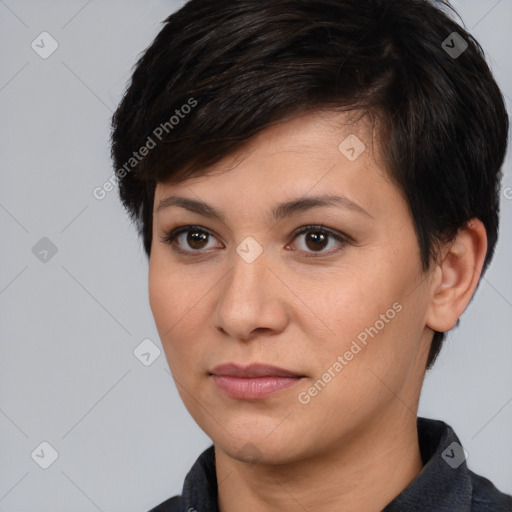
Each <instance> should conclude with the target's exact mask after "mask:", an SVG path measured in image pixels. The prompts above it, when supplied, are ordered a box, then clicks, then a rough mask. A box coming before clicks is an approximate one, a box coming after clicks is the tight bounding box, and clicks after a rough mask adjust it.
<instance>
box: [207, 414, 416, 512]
mask: <svg viewBox="0 0 512 512" xmlns="http://www.w3.org/2000/svg"><path fill="white" fill-rule="evenodd" d="M215 457H216V471H217V481H218V485H219V509H220V511H221V512H238V511H240V510H251V512H270V511H274V510H280V511H282V512H292V511H293V512H296V511H297V510H301V509H302V510H315V512H324V511H329V512H331V511H332V510H343V511H344V512H360V511H361V510H365V511H367V512H380V511H381V510H382V509H383V508H384V507H385V506H386V505H387V504H388V503H389V502H391V501H392V500H393V499H394V498H395V497H396V496H397V495H398V494H400V493H401V492H402V491H403V490H404V489H405V488H406V487H407V486H408V485H409V483H410V482H411V481H412V480H414V478H415V477H416V476H417V475H418V474H419V473H420V471H421V470H422V468H423V463H422V460H421V453H420V448H419V443H418V434H417V428H416V416H415V415H413V414H412V413H411V411H410V410H408V409H406V410H405V411H404V412H403V413H402V414H401V415H399V416H398V417H395V421H390V420H389V419H387V420H386V421H383V420H382V418H381V419H380V420H379V422H378V424H375V425H370V426H368V427H367V428H365V429H364V431H358V432H357V433H355V434H354V435H353V436H352V438H351V439H350V440H349V441H348V440H343V441H340V443H339V446H336V447H333V448H332V449H329V450H328V451H327V452H326V453H322V454H321V455H318V456H316V457H315V458H313V459H312V458H308V459H306V460H296V461H294V462H293V463H290V464H285V465H283V464H279V465H272V464H266V465H261V464H248V463H245V462H240V461H238V460H236V459H233V458H232V457H230V456H229V455H227V454H226V453H225V452H223V451H222V450H220V449H218V448H216V449H215Z"/></svg>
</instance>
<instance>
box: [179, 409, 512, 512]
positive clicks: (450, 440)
mask: <svg viewBox="0 0 512 512" xmlns="http://www.w3.org/2000/svg"><path fill="white" fill-rule="evenodd" d="M417 428H418V439H419V444H420V451H421V457H422V459H423V464H424V466H423V469H422V471H421V472H420V473H419V475H417V477H416V478H415V479H414V480H413V481H412V482H411V483H410V484H409V485H408V486H407V487H406V489H404V490H403V491H402V492H401V493H400V494H399V495H398V496H397V497H396V498H395V499H394V500H393V501H392V502H391V503H389V504H388V505H387V506H386V507H385V508H384V509H383V511H382V512H404V511H412V510H414V511H417V512H454V511H457V512H473V511H477V510H478V511H480V510H482V511H483V512H486V511H493V512H501V511H502V510H503V511H508V510H512V508H508V507H511V505H510V504H511V503H512V499H511V501H508V499H509V498H510V497H507V496H506V495H504V494H502V493H500V492H499V491H498V490H497V489H496V488H495V487H494V486H493V485H492V484H491V482H489V481H488V480H486V479H484V478H482V477H479V476H478V475H475V474H474V473H472V472H471V471H469V469H468V467H467V464H466V461H465V458H466V457H465V455H464V451H463V448H462V446H461V443H460V441H459V438H458V437H457V436H456V434H455V432H454V431H453V429H452V428H451V427H450V426H449V425H447V424H446V423H444V422H443V421H438V420H432V419H426V418H421V417H419V418H417ZM475 483H476V484H478V490H477V492H474V491H475V489H474V485H475ZM475 494H476V497H475ZM217 498H218V490H217V475H216V471H215V451H214V447H213V445H212V446H210V447H209V448H207V449H206V450H205V451H204V452H203V453H202V454H201V455H200V457H199V458H198V459H197V461H196V463H195V464H194V466H193V467H192V469H191V470H190V472H189V473H188V475H187V477H186V479H185V482H184V485H183V491H182V496H181V500H180V509H181V510H182V511H189V510H190V511H194V510H200V511H201V512H219V509H218V505H217V503H218V502H217ZM491 498H492V499H494V498H496V499H499V503H503V504H504V505H506V506H507V508H501V506H500V507H499V509H500V510H497V509H496V508H495V507H493V503H494V504H496V503H497V502H494V501H492V502H491ZM474 500H477V501H478V503H479V505H478V507H476V508H472V503H473V502H474ZM501 500H503V501H501ZM486 504H487V505H486ZM487 506H488V507H489V508H487Z"/></svg>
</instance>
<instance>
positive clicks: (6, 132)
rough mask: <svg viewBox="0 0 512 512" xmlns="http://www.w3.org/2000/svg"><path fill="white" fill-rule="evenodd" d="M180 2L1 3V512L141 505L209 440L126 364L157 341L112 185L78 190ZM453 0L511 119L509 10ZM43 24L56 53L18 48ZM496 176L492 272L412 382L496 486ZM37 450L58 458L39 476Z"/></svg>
mask: <svg viewBox="0 0 512 512" xmlns="http://www.w3.org/2000/svg"><path fill="white" fill-rule="evenodd" d="M181 5H182V2H173V1H162V0H150V1H148V0H146V1H144V2H142V1H139V2H135V1H122V2H121V1H112V0H109V1H103V2H100V1H99V0H92V1H88V2H87V1H65V2H64V1H51V2H50V1H49V0H46V1H21V0H6V1H2V0H0V45H1V48H2V54H1V66H0V116H1V123H0V150H1V153H0V155H1V156H0V166H1V173H0V179H1V181H0V226H1V233H2V246H1V247H2V248H1V265H0V311H1V318H0V339H1V340H2V345H1V347H2V351H1V357H0V379H1V381H0V440H1V441H0V449H1V451H0V460H1V464H0V510H1V511H2V512H3V511H5V512H14V511H23V512H29V511H36V510H37V511H52V512H64V511H66V512H69V511H71V512H74V511H83V512H89V511H97V510H100V511H104V512H107V511H123V512H143V511H146V510H148V509H149V508H150V507H152V506H155V505H156V504H158V503H160V502H161V501H163V500H164V499H166V498H167V497H169V496H171V495H174V494H177V493H179V492H180V490H181V486H182V483H183V479H184V477H185V475H186V473H187V471H188V469H189V468H190V466H191V465H192V464H193V462H194V461H195V459H196V458H197V456H198V455H199V454H200V452H201V451H202V450H203V449H204V448H206V447H207V446H208V445H209V444H210V441H209V439H208V438H207V437H206V435H205V434H204V433H203V432H202V431H200V430H199V428H198V427H197V426H196V425H195V423H194V422H193V420H192V419H191V418H190V417H189V415H188V413H187V411H186V410H185V408H184V406H183V405H182V404H181V401H180V399H179V396H178V394H177V391H176V389H175V386H174V383H173V381H172V378H171V376H170V374H169V371H168V367H167V363H166V360H165V357H164V354H163V352H162V353H161V354H160V356H159V357H157V358H156V359H155V360H154V361H153V362H152V364H151V365H149V366H145V365H144V364H142V362H141V361H140V360H139V359H137V358H136V357H135V355H134V353H133V351H134V349H135V348H136V347H137V346H138V345H139V344H140V343H141V342H142V340H144V339H147V338H149V339H151V340H152V341H153V343H154V344H155V346H157V347H159V348H161V345H160V341H159V339H158V335H157V331H156V328H155V326H154V322H153V318H152V315H151V311H150V309H149V305H148V297H147V261H146V258H145V256H144V253H143V250H142V246H141V243H140V242H139V240H138V239H137V236H136V233H135V229H134V227H133V226H132V225H131V224H130V223H129V221H128V219H127V217H126V215H125V213H124V211H123V210H122V208H121V206H120V204H119V201H118V199H117V191H116V190H114V191H112V192H110V193H109V194H108V195H107V197H106V198H105V199H103V200H101V201H99V200H97V199H95V198H94V197H93V194H92V191H93V189H94V188H95V187H97V186H101V185H102V184H103V183H104V182H105V181H106V180H107V179H108V178H109V177H110V175H111V172H112V169H111V163H110V160H109V146H108V139H109V134H110V127H109V123H110V117H111V115H112V112H113V110H114V109H115V107H116V105H117V103H118V102H119V100H120V98H121V94H122V92H123V91H124V88H125V84H126V81H127V80H128V78H129V76H130V69H131V66H132V65H133V64H134V63H135V60H136V57H137V55H138V54H139V53H140V52H142V51H143V50H144V49H145V48H146V47H147V45H148V44H149V43H150V42H151V41H152V39H153V38H154V37H155V35H156V34H157V33H158V31H159V27H160V22H161V21H162V20H163V19H164V18H165V17H166V16H168V15H169V14H170V13H171V12H172V11H174V10H176V9H177V8H178V7H180V6H181ZM454 6H455V7H456V8H457V9H458V10H459V12H460V13H461V15H462V17H463V19H464V22H465V24H466V26H467V27H468V28H469V29H470V30H471V31H472V33H473V34H474V35H475V36H476V37H477V39H478V40H479V41H480V42H481V43H482V45H483V47H484V49H485V51H486V53H487V55H488V58H489V60H490V63H491V66H492V69H493V70H494V72H495V76H496V78H497V80H498V82H499V84H500V86H501V88H502V90H503V91H504V93H505V94H506V95H507V104H508V108H509V114H510V106H511V105H512V100H511V98H512V64H511V59H510V48H511V47H512V36H511V32H510V24H511V22H512V0H501V1H496V0H471V1H469V0H464V2H462V1H459V2H454ZM43 31H47V32H49V33H50V34H51V36H52V37H53V38H54V39H55V40H56V41H57V42H58V45H59V46H58V49H57V50H56V51H55V52H54V53H53V54H52V55H51V56H50V57H48V58H46V59H43V58H41V57H40V56H39V54H38V53H36V52H35V51H34V50H33V49H32V47H31V43H32V41H34V40H35V39H36V38H37V36H39V34H40V33H41V32H43ZM39 40H40V39H39ZM36 42H37V40H36ZM439 43H440V44H441V41H440V42H439ZM45 48H46V49H48V48H49V42H48V40H46V43H45ZM468 129H471V127H469V126H468ZM505 173H506V175H505V178H504V182H503V187H504V189H503V200H502V219H501V238H500V242H499V244H498V247H497V251H496V255H495V258H494V261H493V264H492V265H491V268H490V269H489V271H488V273H487V274H486V276H485V278H484V280H483V282H482V284H481V286H480V288H479V290H478V292H477V295H476V297H475V299H474V301H473V302H472V303H471V304H470V306H469V308H468V310H467V311H466V313H465V314H464V315H463V319H462V321H461V326H460V328H458V329H457V330H456V331H455V332H454V333H452V334H451V335H450V336H449V338H448V341H447V343H446V345H445V347H444V351H443V353H442V356H441V358H440V360H439V361H438V363H437V365H436V367H435V369H434V370H433V371H432V372H431V373H430V375H429V376H428V377H427V380H426V382H425V386H424V390H423V395H422V399H421V404H420V414H421V415H423V416H428V417H433V418H438V419H443V420H445V421H447V422H448V423H450V424H451V425H452V426H453V427H454V429H455V431H456V433H457V434H458V435H459V437H460V438H461V440H462V443H463V445H464V446H465V448H466V450H467V451H468V452H469V460H468V464H469V465H470V467H471V468H472V469H473V470H474V471H475V472H477V473H480V474H482V475H484V476H486V477H488V478H489V479H491V480H492V481H493V482H494V483H495V484H496V485H497V486H498V487H499V488H500V489H501V490H503V491H506V492H508V493H512V462H511V460H512V440H511V436H510V432H511V427H512V403H511V402H512V372H511V371H510V368H511V364H510V362H511V360H512V343H510V337H511V336H510V332H511V329H512V314H511V311H512V309H511V308H512V291H511V290H512V272H511V270H510V254H511V249H512V222H510V220H511V216H512V173H511V159H510V158H508V161H507V164H506V167H505ZM507 187H509V188H507ZM43 237H47V238H48V239H50V240H51V242H52V243H53V244H54V245H55V247H56V249H57V252H56V254H54V255H52V252H51V251H50V252H49V253H48V254H46V253H44V250H45V248H48V247H47V246H45V244H47V243H48V242H45V241H43V242H39V241H40V240H41V238H43ZM38 242H39V244H42V245H36V244H37V243H38ZM34 246H36V249H34V252H35V253H36V254H34V252H33V247H34ZM36 256H37V257H36ZM40 258H43V259H44V258H46V261H41V259H40ZM153 350H154V349H153ZM155 356H156V354H153V353H152V356H151V360H153V359H154V357H155ZM145 357H146V359H147V357H148V356H145ZM43 441H46V442H48V443H50V445H51V446H52V447H53V448H54V449H55V450H56V451H57V452H58V458H57V459H56V461H55V462H54V463H53V464H52V465H51V466H50V467H48V468H47V469H42V468H41V467H40V466H39V464H40V463H44V461H45V460H46V461H47V462H48V461H49V460H50V459H49V457H50V455H51V454H50V452H49V451H48V449H45V448H44V447H43V448H41V447H40V446H39V445H40V443H41V442H43ZM41 449H42V450H43V451H41ZM34 450H35V455H34V456H33V457H32V456H31V454H32V453H33V452H34ZM45 450H46V451H45ZM37 454H39V456H38V455H37ZM36 461H37V463H36Z"/></svg>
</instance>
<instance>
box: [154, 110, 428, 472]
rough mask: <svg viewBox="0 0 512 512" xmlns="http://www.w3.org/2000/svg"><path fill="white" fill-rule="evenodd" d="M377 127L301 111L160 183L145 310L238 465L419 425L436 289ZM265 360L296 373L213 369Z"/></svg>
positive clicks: (183, 387) (206, 424)
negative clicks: (186, 175)
mask: <svg viewBox="0 0 512 512" xmlns="http://www.w3.org/2000/svg"><path fill="white" fill-rule="evenodd" d="M372 133H373V131H372V128H371V127H370V126H369V125H368V124H366V123H365V121H364V119H362V120H359V121H358V122H351V120H350V118H349V116H348V115H347V114H343V113H342V114H340V113H325V112H324V113H320V112H316V113H314V114H307V115H302V116H300V117H296V118H294V119H292V120H288V121H286V122H283V123H281V124H279V125H275V126H272V127H271V128H268V129H266V130H265V131H263V132H261V133H260V134H259V135H257V136H256V137H255V138H253V139H251V140H250V141H249V142H248V143H247V144H246V145H245V146H244V147H243V148H242V149H241V150H240V151H238V152H237V153H234V154H231V155H230V156H229V157H227V158H225V159H224V160H223V161H221V162H220V163H219V164H217V165H216V166H214V167H212V168H211V169H208V173H207V174H205V175H202V176H201V177H197V178H192V179H189V180H187V181H184V182H182V183H179V184H165V183H159V184H158V186H157V188H156V192H155V210H154V216H153V217H154V219H153V242H152V248H151V257H150V263H149V298H150V305H151V309H152V312H153V315H154V318H155V323H156V326H157V329H158V332H159V335H160V338H161V341H162V345H163V348H164V350H165V355H166V358H167V361H168V364H169V367H170V369H171V371H172V374H173V376H174V379H175V381H176V385H177V387H178V391H179V393H180V396H181V398H182V400H183V402H184V404H185V406H186V407H187V409H188V411H189V412H190V414H191V415H192V417H193V418H194V420H195V421H196V422H197V424H198V425H199V426H200V427H201V428H202V429H203V430H204V431H205V432H206V434H207V435H208V436H209V437H210V438H211V439H212V441H213V442H214V444H215V446H216V448H217V449H220V450H222V451H223V452H225V453H226V454H228V455H229V456H231V457H234V458H239V459H240V460H242V459H244V457H245V458H247V457H253V458H255V453H254V452H256V453H257V457H258V458H260V459H261V460H262V461H267V462H269V463H283V462H290V461H294V460H298V459H300V458H306V457H312V456H315V455H318V454H321V453H327V452H329V451H330V450H332V449H333V447H334V448H335V447H342V446H346V445H347V441H348V440H351V441H354V440H356V439H357V438H358V436H363V433H364V432H369V431H370V430H371V429H380V428H382V426H383V424H386V425H390V424H392V422H393V421H394V420H397V419H398V418H404V417H405V416H407V415H409V416H412V414H411V411H410V410H406V409H407V408H408V407H406V406H404V404H407V405H409V406H410V407H411V408H414V403H415V401H416V402H417V399H418V395H419V390H420V388H421V382H422V380H423V377H424V367H425V363H426V358H427V354H428V346H429V342H430V339H431V335H432V331H431V330H429V329H428V327H426V321H425V318H426V312H427V308H428V297H429V294H428V286H429V280H428V278H427V277H428V276H426V275H425V274H423V273H422V271H421V265H420V255H419V249H418V243H417V239H416V236H415V233H414V229H413V224H412V219H411V216H410V213H409V210H408V207H407V204H406V202H405V200H404V199H403V197H402V195H401V194H400V191H399V190H398V188H397V187H396V186H395V185H394V184H393V183H392V182H391V181H390V180H389V178H388V176H387V174H386V172H385V170H384V169H383V167H382V166H380V165H379V164H378V163H377V162H378V158H376V155H377V148H378V146H377V141H376V139H372ZM349 136H350V137H349ZM347 137H349V138H348V139H347ZM356 137H357V138H356ZM362 144H364V146H363V145H362ZM361 151H362V152H361ZM327 196H330V197H331V199H332V200H331V202H330V204H327V203H325V204H321V201H320V200H319V198H322V197H323V198H324V199H325V197H327ZM171 197H172V198H177V197H180V198H186V199H188V200H190V201H196V202H202V203H206V204H207V205H208V206H209V208H205V207H204V206H203V208H202V209H201V208H197V203H191V202H189V203H184V202H183V201H181V202H180V201H177V200H176V199H172V200H171V199H170V198H171ZM335 197H337V198H339V199H334V198H335ZM315 201H316V202H315ZM287 203H290V204H289V205H288V206H281V207H279V205H282V204H287ZM194 204H195V207H192V205H194ZM213 210H215V212H216V213H217V214H218V215H219V217H217V216H214V215H212V213H213ZM178 228H179V229H180V230H182V231H179V232H176V230H177V229H178ZM255 363H257V364H262V365H272V366H274V367H278V368H280V369H281V370H286V371H287V372H289V373H290V374H291V375H293V376H288V377H287V378H286V377H283V376H281V377H279V376H278V375H277V376H276V375H275V373H276V372H274V373H273V372H272V371H265V370H264V369H263V371H262V374H263V375H265V374H266V377H262V376H260V377H256V376H255V375H249V377H252V378H248V377H246V378H241V377H240V376H239V377H236V376H233V375H231V376H226V375H224V376H223V375H222V374H223V373H230V372H229V371H228V372H222V371H221V370H218V369H217V367H218V366H219V365H224V364H234V365H238V366H239V367H242V368H244V367H247V366H249V365H252V364H255ZM231 373H232V372H231ZM272 373H273V376H270V374H272ZM281 375H284V374H281ZM397 396H398V397H400V399H397ZM414 421H415V417H414ZM349 444H350V443H349ZM353 444H354V443H352V445H353ZM247 447H251V448H250V450H249V451H251V450H252V452H253V453H252V454H250V455H249V456H248V455H247ZM244 450H245V451H244Z"/></svg>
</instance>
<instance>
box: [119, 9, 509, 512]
mask: <svg viewBox="0 0 512 512" xmlns="http://www.w3.org/2000/svg"><path fill="white" fill-rule="evenodd" d="M445 6H446V7H448V5H447V4H445ZM507 131H508V118H507V114H506V109H505V105H504V102H503V97H502V95H501V93H500V91H499V89H498V86H497V84H496V82H495V81H494V79H493V77H492V74H491V72H490V70H489V68H488V66H487V64H486V62H485V60H484V57H483V53H482V50H481V48H480V46H479V45H478V43H477V42H476V41H475V40H474V39H473V38H472V36H471V35H470V34H469V33H467V32H466V31H465V30H464V29H463V28H461V27H460V26H459V25H458V24H456V23H455V22H454V21H452V20H451V19H450V17H449V16H448V15H447V14H446V13H445V12H444V11H443V10H441V8H440V7H438V6H434V5H433V4H431V3H429V2H427V1H426V0H387V1H385V0H373V1H372V0H364V1H361V0H358V1H356V0H273V1H267V2H262V1H261V0H229V1H220V2H211V1H209V0H191V1H190V2H188V3H187V4H185V5H184V6H183V7H182V8H181V9H180V10H179V11H177V12H176V13H174V14H173V15H172V16H169V18H168V19H167V20H166V21H165V25H164V27H163V29H162V30H161V32H160V33H159V34H158V35H157V37H156V39H155V41H154V42H153V43H152V44H151V46H150V47H149V48H148V49H147V50H146V52H145V53H144V54H143V55H142V57H141V58H140V60H139V62H138V63H137V66H136V68H135V71H134V73H133V77H132V80H131V83H130V85H129V88H128V89H127V91H126V94H125V96H124V98H123V100H122V102H121V104H120V106H119V108H118V110H117V111H116V113H115V115H114V117H113V134H112V155H113V159H114V163H115V167H116V169H117V172H116V174H117V177H118V180H119V187H120V197H121V199H122V201H123V204H124V205H125V207H126V208H127V211H128V212H129V213H130V215H131V217H132V219H133V220H134V221H135V222H136V223H137V225H138V228H139V232H140V234H141V236H142V238H143V241H144V247H145V251H146V254H147V255H148V257H149V297H150V304H151V309H152V312H153V315H154V318H155V322H156V326H157V329H158V332H159V335H160V339H161V341H162V346H163V348H164V350H165V354H166V358H167V361H168V364H169V367H170V369H171V371H172V374H173V377H174V379H175V382H176V385H177V388H178V390H179V393H180V396H181V398H182V400H183V402H184V404H185V406H186V407H187V409H188V411H189V412H190V414H191V415H192V417H193V418H194V419H195V421H196V422H197V424H198V425H199V426H200V427H201V428H202V429H203V430H204V431H205V433H206V434H207V435H208V436H209V437H210V438H211V439H212V441H213V446H211V447H210V448H209V449H208V450H206V451H205V452H204V453H203V454H202V455H201V456H200V457H199V459H198V460H197V462H196V464H195V465H194V467H193V468H192V469H191V471H190V473H189V475H188V477H187V479H186V480H185V483H184V487H183V493H182V495H181V496H176V497H173V498H170V499H169V500H167V501H166V502H164V503H162V504H160V505H159V506H157V507H156V508H154V509H153V510H154V511H159V512H161V511H174V510H176V511H177V510H180V511H185V510H187V511H194V510H196V511H201V512H203V511H222V512H232V511H235V510H237V511H239V510H244V511H245V510H249V511H256V512H258V511H269V510H280V511H295V510H314V511H320V512H322V511H324V510H343V511H368V512H374V511H375V512H377V511H380V510H385V511H387V512H397V511H409V510H418V511H419V510H421V511H427V510H428V511H436V512H439V511H455V510H457V511H472V512H475V511H482V512H483V511H486V512H490V511H492V512H501V511H503V512H504V511H511V510H512V497H510V496H508V495H506V494H504V493H502V492H500V491H499V490H498V489H497V488H496V487H495V486H494V485H493V484H492V483H491V482H490V481H489V480H487V479H485V478H484V477H482V476H479V475H476V474H475V473H473V472H472V471H470V470H469V469H468V467H467V464H466V462H465V458H466V453H465V451H464V449H463V447H462V446H461V444H460V441H459V439H458V438H457V436H456V434H455V433H454V431H453V430H452V429H451V428H450V427H449V426H448V425H447V424H445V423H443V422H441V421H436V420H428V419H425V418H417V409H418V402H419V396H420V391H421V386H422V383H423V379H424V377H425V372H426V370H427V369H428V368H430V367H431V366H432V364H433V363H434V361H435V359H436V357H437V355H438V353H439V350H440V348H441V345H442V342H443V339H444V336H445V333H446V332H447V331H449V330H450V329H452V328H453V327H455V326H456V325H457V323H458V319H459V317H460V315H461V314H462V313H463V311H464V310H465V308H466V306H467V305H468V303H469V302H470V300H471V298H472V296H473V294H474V292H475V290H476V288H477V286H478V283H479V280H480V278H481V275H482V273H483V272H484V271H485V270H486V269H487V267H488V265H489V262H490V260H491V258H492V255H493V251H494V247H495V245H496V240H497V226H498V210H499V181H500V169H501V166H502V163H503V159H504V155H505V151H506V143H507Z"/></svg>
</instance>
